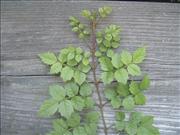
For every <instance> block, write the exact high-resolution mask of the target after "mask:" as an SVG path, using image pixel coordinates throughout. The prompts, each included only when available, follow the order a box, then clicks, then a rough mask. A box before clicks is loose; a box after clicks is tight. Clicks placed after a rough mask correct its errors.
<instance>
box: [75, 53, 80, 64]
mask: <svg viewBox="0 0 180 135" xmlns="http://www.w3.org/2000/svg"><path fill="white" fill-rule="evenodd" d="M75 60H76V61H77V62H80V61H81V60H82V55H80V54H78V55H76V57H75Z"/></svg>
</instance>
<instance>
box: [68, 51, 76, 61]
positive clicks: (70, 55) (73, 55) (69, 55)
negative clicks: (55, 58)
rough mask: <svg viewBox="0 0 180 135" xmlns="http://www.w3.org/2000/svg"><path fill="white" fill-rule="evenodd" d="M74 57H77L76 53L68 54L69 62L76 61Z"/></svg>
mask: <svg viewBox="0 0 180 135" xmlns="http://www.w3.org/2000/svg"><path fill="white" fill-rule="evenodd" d="M74 57H75V53H74V52H70V53H69V54H68V56H67V59H68V60H72V59H74Z"/></svg>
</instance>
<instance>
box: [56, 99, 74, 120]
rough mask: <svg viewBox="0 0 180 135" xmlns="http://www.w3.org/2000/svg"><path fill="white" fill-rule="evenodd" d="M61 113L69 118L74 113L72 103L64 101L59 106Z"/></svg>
mask: <svg viewBox="0 0 180 135" xmlns="http://www.w3.org/2000/svg"><path fill="white" fill-rule="evenodd" d="M59 112H60V113H61V115H62V116H64V117H65V118H67V119H68V118H69V117H70V116H71V114H72V113H73V112H74V109H73V105H72V102H71V101H69V100H64V101H62V102H61V103H60V104H59Z"/></svg>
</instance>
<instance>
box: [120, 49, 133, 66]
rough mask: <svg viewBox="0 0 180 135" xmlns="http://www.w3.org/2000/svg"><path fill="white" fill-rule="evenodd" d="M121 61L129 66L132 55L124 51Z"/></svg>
mask: <svg viewBox="0 0 180 135" xmlns="http://www.w3.org/2000/svg"><path fill="white" fill-rule="evenodd" d="M121 61H122V62H123V63H124V64H125V65H128V64H130V63H131V62H132V55H131V54H130V53H129V52H128V51H122V53H121Z"/></svg>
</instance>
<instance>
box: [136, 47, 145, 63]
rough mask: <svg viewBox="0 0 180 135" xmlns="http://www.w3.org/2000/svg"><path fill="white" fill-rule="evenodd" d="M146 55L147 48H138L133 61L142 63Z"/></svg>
mask: <svg viewBox="0 0 180 135" xmlns="http://www.w3.org/2000/svg"><path fill="white" fill-rule="evenodd" d="M145 56H146V48H145V47H142V48H138V49H137V50H136V51H135V52H134V53H133V63H141V62H142V61H143V60H144V58H145Z"/></svg>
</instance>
